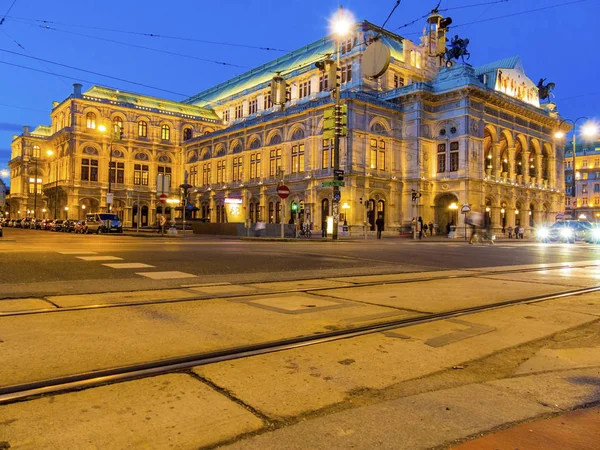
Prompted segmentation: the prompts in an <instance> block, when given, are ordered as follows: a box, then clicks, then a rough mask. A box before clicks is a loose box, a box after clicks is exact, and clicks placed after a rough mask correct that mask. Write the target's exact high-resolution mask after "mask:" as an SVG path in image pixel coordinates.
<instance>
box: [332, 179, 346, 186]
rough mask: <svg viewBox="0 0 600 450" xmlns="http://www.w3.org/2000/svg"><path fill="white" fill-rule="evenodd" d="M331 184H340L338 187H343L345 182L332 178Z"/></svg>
mask: <svg viewBox="0 0 600 450" xmlns="http://www.w3.org/2000/svg"><path fill="white" fill-rule="evenodd" d="M331 184H332V185H333V186H340V187H344V186H346V182H345V181H337V180H334V181H332V182H331Z"/></svg>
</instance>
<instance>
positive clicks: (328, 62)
mask: <svg viewBox="0 0 600 450" xmlns="http://www.w3.org/2000/svg"><path fill="white" fill-rule="evenodd" d="M315 67H316V68H317V69H319V70H320V71H321V72H323V73H324V74H326V75H327V88H328V90H330V91H331V90H333V89H334V88H335V87H336V86H337V84H336V80H337V73H338V66H337V64H336V62H335V61H334V60H333V59H331V58H327V59H324V60H323V61H317V62H316V63H315Z"/></svg>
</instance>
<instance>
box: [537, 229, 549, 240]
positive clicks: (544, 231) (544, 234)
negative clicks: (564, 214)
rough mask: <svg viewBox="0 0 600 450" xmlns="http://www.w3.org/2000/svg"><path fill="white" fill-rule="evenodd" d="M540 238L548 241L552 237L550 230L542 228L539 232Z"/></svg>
mask: <svg viewBox="0 0 600 450" xmlns="http://www.w3.org/2000/svg"><path fill="white" fill-rule="evenodd" d="M538 236H539V237H540V238H542V239H546V238H547V237H548V236H550V230H549V229H548V228H540V229H539V231H538Z"/></svg>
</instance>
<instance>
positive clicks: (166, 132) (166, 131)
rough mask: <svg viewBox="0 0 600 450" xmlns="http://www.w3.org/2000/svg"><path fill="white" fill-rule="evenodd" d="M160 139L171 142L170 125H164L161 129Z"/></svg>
mask: <svg viewBox="0 0 600 450" xmlns="http://www.w3.org/2000/svg"><path fill="white" fill-rule="evenodd" d="M160 138H161V139H162V140H163V141H170V140H171V128H170V127H169V125H163V126H162V127H161V128H160Z"/></svg>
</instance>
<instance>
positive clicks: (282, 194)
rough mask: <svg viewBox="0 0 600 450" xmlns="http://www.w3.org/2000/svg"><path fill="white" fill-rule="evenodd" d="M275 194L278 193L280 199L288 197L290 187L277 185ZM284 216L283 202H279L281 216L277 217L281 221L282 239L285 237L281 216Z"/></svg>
mask: <svg viewBox="0 0 600 450" xmlns="http://www.w3.org/2000/svg"><path fill="white" fill-rule="evenodd" d="M277 195H279V198H280V199H282V200H285V199H286V198H288V197H289V196H290V188H289V187H287V186H286V185H285V184H282V185H281V186H279V187H278V188H277ZM284 217H285V202H281V217H280V219H279V222H280V223H281V239H283V238H284V237H285V232H284V229H283V218H284Z"/></svg>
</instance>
